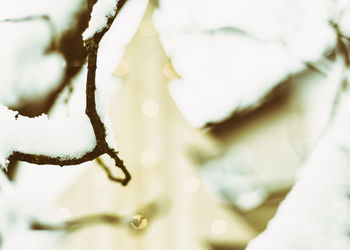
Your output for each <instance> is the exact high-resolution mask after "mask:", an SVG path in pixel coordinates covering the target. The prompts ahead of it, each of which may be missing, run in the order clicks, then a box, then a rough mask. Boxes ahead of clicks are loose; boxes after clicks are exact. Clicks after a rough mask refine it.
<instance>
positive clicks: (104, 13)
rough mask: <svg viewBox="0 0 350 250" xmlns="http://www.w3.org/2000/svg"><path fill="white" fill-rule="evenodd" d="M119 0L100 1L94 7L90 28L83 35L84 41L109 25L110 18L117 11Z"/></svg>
mask: <svg viewBox="0 0 350 250" xmlns="http://www.w3.org/2000/svg"><path fill="white" fill-rule="evenodd" d="M117 3H118V0H99V1H97V3H96V4H95V5H94V7H93V9H92V13H91V19H90V21H89V26H88V28H87V29H86V30H85V31H84V33H83V39H84V40H88V39H89V38H91V37H93V35H94V34H95V33H97V32H99V31H101V30H102V29H103V28H104V27H106V25H107V20H108V18H109V17H111V16H113V15H114V14H115V12H116V10H117Z"/></svg>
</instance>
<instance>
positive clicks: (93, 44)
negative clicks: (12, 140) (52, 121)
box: [9, 0, 131, 185]
mask: <svg viewBox="0 0 350 250" xmlns="http://www.w3.org/2000/svg"><path fill="white" fill-rule="evenodd" d="M125 2H126V0H120V1H118V4H117V10H116V12H115V14H114V15H113V16H111V17H109V18H108V21H107V25H106V26H105V27H104V28H103V29H102V30H101V31H99V32H97V33H95V34H94V35H93V37H91V38H90V39H88V40H86V41H85V44H84V45H85V48H86V50H87V55H88V73H87V81H86V109H85V113H86V115H87V116H88V117H89V119H90V121H91V124H92V127H93V130H94V134H95V138H96V147H95V148H94V149H93V150H92V151H91V152H87V153H86V154H84V155H83V156H81V157H80V158H74V157H59V156H58V157H51V156H46V155H37V154H27V153H23V152H13V153H12V154H11V155H10V157H9V160H10V161H13V160H21V161H26V162H29V163H34V164H39V165H43V164H51V165H59V166H66V165H76V164H80V163H83V162H86V161H91V160H93V159H95V158H97V157H99V156H100V155H102V154H104V153H106V154H108V155H109V156H110V157H111V158H112V159H113V160H114V162H115V165H116V166H117V167H118V168H120V169H121V170H122V172H123V174H124V178H113V180H114V181H116V182H120V183H121V184H122V185H127V184H128V182H129V181H130V179H131V176H130V173H129V172H128V170H127V169H126V167H125V166H124V164H123V161H122V160H121V159H120V158H119V157H118V154H117V151H115V150H114V149H113V148H111V147H109V145H108V143H107V141H106V135H107V134H106V128H105V125H104V123H103V122H102V120H101V118H100V116H99V115H98V112H97V109H96V99H95V92H96V82H95V78H96V68H97V54H98V47H99V43H100V41H101V39H102V38H103V36H104V35H105V33H106V32H107V31H108V30H109V29H110V27H111V26H112V23H113V21H114V20H115V18H116V16H117V15H118V13H119V11H120V9H121V8H122V6H123V5H124V3H125Z"/></svg>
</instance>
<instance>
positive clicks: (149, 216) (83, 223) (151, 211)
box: [30, 201, 166, 233]
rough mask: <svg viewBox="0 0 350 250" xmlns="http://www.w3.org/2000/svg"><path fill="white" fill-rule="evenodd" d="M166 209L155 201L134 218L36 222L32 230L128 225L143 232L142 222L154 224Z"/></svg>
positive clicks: (112, 216) (111, 216)
mask: <svg viewBox="0 0 350 250" xmlns="http://www.w3.org/2000/svg"><path fill="white" fill-rule="evenodd" d="M164 208H165V209H166V207H165V204H161V202H159V201H158V202H157V201H154V202H151V203H149V204H147V205H146V206H144V207H142V208H141V209H139V210H138V211H137V212H135V213H134V215H132V216H120V215H115V214H95V215H88V216H83V217H79V218H75V219H71V220H68V221H65V222H63V223H59V224H45V223H41V222H38V221H34V222H32V223H31V226H30V227H31V229H32V230H44V231H65V232H68V233H70V232H75V231H77V230H80V229H83V228H86V227H89V226H95V225H98V224H108V225H111V226H122V225H126V226H128V228H129V229H130V230H133V231H137V232H142V231H144V230H145V229H146V227H139V228H138V226H140V224H141V223H142V221H144V220H146V222H147V223H149V222H152V221H153V220H154V218H155V217H156V216H159V215H161V214H162V212H164V210H165V209H164Z"/></svg>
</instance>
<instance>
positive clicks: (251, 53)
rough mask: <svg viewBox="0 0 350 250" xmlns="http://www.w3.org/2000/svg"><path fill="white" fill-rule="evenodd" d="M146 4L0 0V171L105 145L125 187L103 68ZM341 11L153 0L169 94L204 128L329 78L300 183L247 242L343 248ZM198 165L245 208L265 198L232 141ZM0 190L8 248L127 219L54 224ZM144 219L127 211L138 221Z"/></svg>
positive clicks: (344, 29) (79, 156) (46, 209)
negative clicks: (309, 77) (293, 87)
mask: <svg viewBox="0 0 350 250" xmlns="http://www.w3.org/2000/svg"><path fill="white" fill-rule="evenodd" d="M147 3H148V1H146V0H127V1H126V0H97V1H95V0H92V1H82V0H74V1H68V0H65V1H54V0H52V1H51V0H50V1H42V0H32V1H26V2H23V1H4V2H2V3H0V33H1V34H2V39H1V41H0V54H1V57H0V65H1V73H0V88H1V91H0V119H1V124H0V166H1V168H2V169H3V170H4V171H5V172H6V170H7V168H10V170H11V165H13V164H14V163H15V162H16V161H24V162H28V163H32V164H36V165H58V166H62V167H65V166H71V165H77V164H81V163H84V162H87V161H91V160H94V159H97V158H98V157H100V156H101V155H103V154H106V155H108V156H109V157H110V158H111V159H113V161H114V164H115V166H116V167H117V168H119V169H120V170H121V172H122V174H123V176H122V177H115V176H114V175H112V174H111V171H110V170H109V168H108V167H106V166H104V169H105V171H106V173H107V176H108V178H109V179H110V180H112V181H115V182H118V183H121V184H122V185H127V184H128V182H129V181H130V179H131V175H130V173H129V171H128V170H127V168H126V167H125V166H124V164H123V161H122V160H121V159H120V158H119V156H118V152H117V146H116V145H117V144H116V142H114V136H113V132H112V129H111V123H110V121H109V117H108V115H107V106H108V100H109V94H110V92H111V90H112V89H116V88H118V87H119V86H120V82H121V80H120V79H118V78H117V77H116V76H115V75H114V74H113V72H114V70H115V67H116V65H117V64H118V62H119V60H120V59H121V57H122V55H123V50H124V48H125V47H126V45H127V44H128V42H129V41H130V40H131V38H132V37H133V35H134V33H135V32H136V29H137V27H138V25H139V23H140V22H141V18H142V16H143V14H144V12H145V8H146V6H147ZM349 6H350V5H349V2H348V1H340V0H339V1H330V0H322V1H319V0H308V1H288V0H284V1H277V0H266V1H258V0H250V1H245V2H240V1H231V0H220V1H217V2H215V3H214V4H213V2H212V1H207V0H205V1H203V0H202V1H199V0H194V1H184V0H178V1H173V0H158V1H157V8H156V10H155V12H154V16H153V17H154V23H155V26H156V28H157V30H158V32H159V36H160V39H161V42H162V45H163V47H164V49H165V52H166V54H167V55H168V56H169V58H170V60H171V63H172V67H174V69H175V71H176V74H175V75H176V77H174V78H175V79H173V80H172V81H171V83H170V85H169V92H170V94H171V96H172V98H173V100H174V101H175V103H176V105H177V107H178V108H179V109H180V110H181V112H182V114H183V116H184V117H185V118H186V120H187V121H188V122H189V123H190V124H191V125H192V126H193V127H196V128H200V129H203V128H206V129H208V128H209V129H210V128H212V127H215V126H216V125H217V124H219V123H222V122H224V121H227V120H229V119H231V118H235V117H241V116H244V115H246V114H249V113H252V112H254V111H255V110H257V109H259V108H260V107H263V106H264V105H265V104H266V103H268V102H269V100H270V99H271V96H272V97H273V95H274V93H275V92H276V90H278V89H279V88H280V87H281V86H283V85H284V83H285V81H286V80H288V79H292V78H295V77H296V76H297V75H299V74H302V73H303V72H306V71H315V72H317V73H318V74H320V75H322V76H323V77H324V78H325V79H326V80H325V81H326V82H327V84H326V87H325V91H326V92H327V93H326V94H327V95H325V96H324V99H323V100H322V101H323V106H322V107H323V109H324V112H323V114H322V115H321V119H320V121H321V122H319V124H316V122H315V129H314V131H313V134H312V135H313V137H312V142H311V143H310V145H311V146H309V147H308V148H307V150H305V152H303V154H304V155H303V156H304V157H305V159H304V162H303V163H302V164H301V167H300V173H299V175H298V178H297V181H296V184H295V186H294V187H293V189H292V191H291V192H290V194H289V195H288V196H287V198H286V200H285V201H283V203H282V204H281V206H280V207H279V209H278V212H277V214H276V216H275V217H274V218H273V219H272V220H271V222H270V223H269V225H268V227H267V229H266V230H265V231H264V232H263V233H262V234H261V235H260V236H258V237H257V238H256V239H254V240H253V241H252V242H251V243H250V244H249V245H248V248H247V249H249V250H255V249H288V250H289V249H346V248H349V245H350V239H349V237H348V233H349V230H350V225H349V218H348V217H349V216H348V214H349V212H350V207H349V200H348V199H349V197H348V196H349V185H348V184H347V179H348V178H347V177H348V176H349V171H348V169H347V168H348V166H349V159H348V157H349V151H350V149H349V145H348V144H349V138H348V137H347V132H346V130H347V127H348V125H349V121H348V115H349V100H350V99H349V98H350V97H349V93H348V86H347V85H348V78H349V65H350V59H349V51H348V50H349V46H350V43H349V39H350V38H349V37H350V30H349V25H350V24H349V20H350V9H349V8H350V7H349ZM111 51H113V53H111ZM242 162H243V161H242ZM101 164H102V165H103V163H101ZM218 165H224V167H223V169H224V171H223V169H220V168H218V167H217V166H218ZM241 165H242V166H243V165H244V164H241ZM9 166H10V167H9ZM237 166H238V167H237ZM46 167H48V168H49V167H51V166H46ZM202 172H203V175H204V178H207V179H208V180H209V182H211V183H212V184H213V185H214V189H216V192H218V193H219V195H221V196H222V198H223V199H225V201H226V202H229V203H230V204H231V203H232V204H234V205H235V206H237V207H239V208H240V209H241V210H247V211H248V210H250V209H254V208H255V207H258V206H259V205H260V204H261V203H263V202H264V200H265V198H266V197H267V192H268V191H267V189H266V188H265V187H264V186H263V184H262V183H263V182H262V181H261V180H260V179H258V178H256V176H254V175H253V174H252V173H251V172H249V170H247V168H246V167H244V166H243V167H240V159H238V158H237V157H235V153H234V150H230V149H227V150H226V152H225V154H224V156H223V157H221V158H220V157H219V159H216V160H207V161H205V163H203V168H202ZM224 178H227V180H228V181H225V182H223V181H222V180H223V179H224ZM223 194H224V195H223ZM0 196H1V203H0V206H1V208H0V218H1V220H0V221H2V222H3V223H1V225H0V234H1V238H2V246H1V248H2V249H6V250H9V249H22V248H23V249H24V248H26V249H38V248H42V249H48V245H49V244H51V247H53V246H52V245H55V244H54V243H53V242H55V241H57V240H59V239H61V238H62V237H63V236H65V235H66V234H67V233H69V232H72V231H75V230H77V229H79V228H82V227H85V226H89V225H91V224H94V223H100V222H102V223H110V224H113V225H130V222H132V221H133V220H135V218H132V217H130V216H129V217H125V216H120V215H116V214H113V215H108V214H105V215H96V216H94V215H92V216H88V217H84V218H78V219H74V220H70V221H64V220H63V219H62V217H60V216H59V215H58V214H56V213H55V209H54V208H52V207H51V206H48V204H46V205H44V206H41V207H40V206H39V205H37V206H35V207H32V208H30V209H29V207H27V204H30V203H33V201H32V200H30V199H25V196H26V193H25V190H23V189H21V187H18V186H16V185H13V184H12V183H10V182H9V181H8V180H7V177H6V176H5V175H4V173H3V172H0ZM35 203H40V200H35ZM44 203H45V201H44ZM47 203H49V202H47ZM50 205H52V204H50ZM39 207H40V209H38V208H39ZM150 207H151V208H152V210H157V207H156V206H154V204H151V205H150V206H149V207H146V208H143V209H144V210H146V211H149V210H150ZM150 216H151V215H150ZM13 218H16V219H13ZM134 222H135V221H134ZM141 222H142V218H136V224H137V225H139V224H141ZM134 225H135V224H134ZM38 232H40V234H37V233H38ZM22 237H23V239H25V240H23V241H18V240H17V239H18V238H22ZM38 237H40V241H38Z"/></svg>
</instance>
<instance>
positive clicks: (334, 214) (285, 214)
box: [247, 70, 350, 250]
mask: <svg viewBox="0 0 350 250" xmlns="http://www.w3.org/2000/svg"><path fill="white" fill-rule="evenodd" d="M337 71H338V72H337ZM340 72H341V70H340ZM340 72H339V70H335V72H333V73H334V74H333V73H332V74H333V75H339V73H340ZM334 79H336V77H335V78H334ZM338 80H339V79H338ZM341 100H342V101H341V104H340V107H339V109H338V111H337V116H336V119H335V120H334V123H333V125H332V126H331V128H330V130H329V131H327V132H328V133H327V134H326V135H325V136H324V137H323V138H322V139H321V141H320V142H319V143H318V144H317V146H316V148H315V149H314V150H313V151H312V153H311V155H310V156H309V158H308V160H307V161H306V162H305V163H304V165H303V166H302V167H301V169H300V172H299V174H298V178H297V182H296V184H295V185H294V187H293V188H292V191H291V192H290V193H289V194H288V196H287V198H286V199H285V200H284V201H283V202H282V203H281V205H280V207H279V208H278V211H277V214H276V215H275V217H274V218H273V219H272V220H271V221H270V222H269V224H268V227H267V229H266V230H265V231H264V232H263V233H262V234H260V235H259V236H258V237H257V238H255V239H254V240H252V241H251V242H250V244H249V245H248V248H247V250H265V249H266V250H267V249H269V250H271V249H281V250H294V249H308V250H326V249H334V250H343V249H349V247H350V238H349V231H350V218H349V213H350V200H349V194H350V184H349V181H348V180H349V178H350V169H349V164H350V137H349V135H348V133H347V130H348V127H349V124H350V119H349V109H348V107H349V105H350V94H349V93H348V92H347V93H345V94H343V96H342V99H341Z"/></svg>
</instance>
